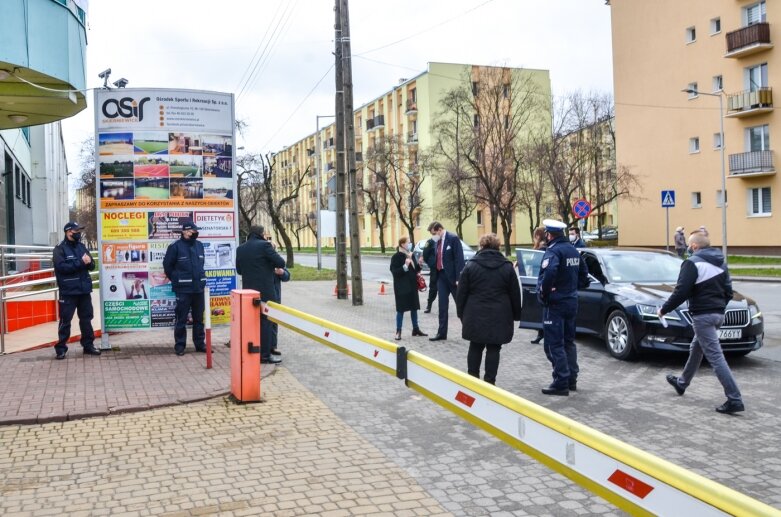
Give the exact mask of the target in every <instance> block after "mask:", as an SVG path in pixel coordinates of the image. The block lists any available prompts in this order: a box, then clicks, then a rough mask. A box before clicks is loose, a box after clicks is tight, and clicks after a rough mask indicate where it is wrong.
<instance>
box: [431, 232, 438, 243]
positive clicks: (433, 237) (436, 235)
mask: <svg viewBox="0 0 781 517" xmlns="http://www.w3.org/2000/svg"><path fill="white" fill-rule="evenodd" d="M431 240H432V241H434V242H439V234H438V233H435V234H434V235H432V236H431Z"/></svg>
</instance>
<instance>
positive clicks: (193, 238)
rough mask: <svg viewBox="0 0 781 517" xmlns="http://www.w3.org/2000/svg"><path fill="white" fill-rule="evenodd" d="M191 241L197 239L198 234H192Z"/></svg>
mask: <svg viewBox="0 0 781 517" xmlns="http://www.w3.org/2000/svg"><path fill="white" fill-rule="evenodd" d="M190 238H191V239H192V240H195V239H197V238H198V232H193V234H192V236H190Z"/></svg>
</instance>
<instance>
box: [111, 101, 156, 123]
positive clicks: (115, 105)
mask: <svg viewBox="0 0 781 517" xmlns="http://www.w3.org/2000/svg"><path fill="white" fill-rule="evenodd" d="M149 100H150V98H149V97H144V98H143V99H141V101H140V102H138V103H136V101H135V99H133V98H132V97H122V98H121V99H107V100H106V101H105V102H104V103H103V107H102V111H103V115H105V116H106V117H107V118H117V117H122V118H132V117H136V118H138V121H139V122H141V121H142V120H144V104H146V103H147V102H148V101H149Z"/></svg>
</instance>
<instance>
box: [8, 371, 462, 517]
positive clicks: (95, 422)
mask: <svg viewBox="0 0 781 517" xmlns="http://www.w3.org/2000/svg"><path fill="white" fill-rule="evenodd" d="M262 386H263V391H264V397H265V399H266V402H265V403H262V404H247V405H236V404H233V403H230V402H228V401H227V400H226V399H225V398H217V399H212V400H209V401H206V402H202V403H198V404H190V405H182V406H174V407H169V408H162V409H155V410H150V411H146V412H142V413H133V414H123V415H114V416H108V417H100V418H92V419H86V420H79V421H75V422H56V423H48V424H44V425H36V426H18V425H15V426H5V427H0V443H2V444H3V447H2V448H0V514H3V515H14V516H44V515H72V516H88V515H89V516H99V515H112V516H119V515H123V516H133V515H137V516H143V515H165V516H167V517H179V516H191V515H192V516H195V515H224V516H233V515H236V516H239V515H273V516H278V517H286V516H294V515H323V516H330V517H342V516H350V515H396V516H401V517H404V516H416V515H433V516H436V515H448V514H447V513H446V512H445V510H443V508H442V507H441V506H440V505H439V504H438V503H437V502H436V501H435V500H434V498H432V497H431V496H430V495H429V494H428V493H426V491H425V490H424V489H423V488H421V486H420V485H419V484H418V483H417V482H416V481H415V479H414V478H413V477H411V476H410V475H409V474H407V473H406V472H404V471H403V470H402V469H401V468H399V467H398V466H397V465H396V464H394V463H393V462H392V461H390V460H389V459H388V458H387V457H386V456H385V455H384V454H382V453H381V452H380V451H379V450H378V449H377V448H376V447H374V446H373V445H371V444H370V443H369V442H368V441H367V440H365V439H364V438H362V437H361V436H359V435H358V434H357V433H355V432H354V431H353V430H351V429H350V428H349V427H348V426H347V425H345V424H344V422H342V421H341V420H339V419H338V418H337V417H336V416H335V415H334V414H333V413H332V412H331V411H330V410H329V409H328V408H327V407H326V406H325V405H324V404H323V403H322V402H321V401H320V400H318V398H317V397H315V396H314V395H313V394H312V393H311V392H309V391H308V390H306V389H305V388H304V387H303V386H302V385H301V384H300V383H299V382H297V381H296V380H295V378H293V376H292V375H290V374H289V373H288V372H286V371H285V370H284V369H278V370H277V371H276V372H275V373H274V374H273V375H271V376H269V377H267V378H266V379H264V380H263V384H262Z"/></svg>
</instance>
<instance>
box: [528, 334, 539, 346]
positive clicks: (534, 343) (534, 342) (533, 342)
mask: <svg viewBox="0 0 781 517" xmlns="http://www.w3.org/2000/svg"><path fill="white" fill-rule="evenodd" d="M540 341H542V336H537V337H536V338H534V339H532V340H531V341H529V343H531V344H532V345H538V344H540Z"/></svg>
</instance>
